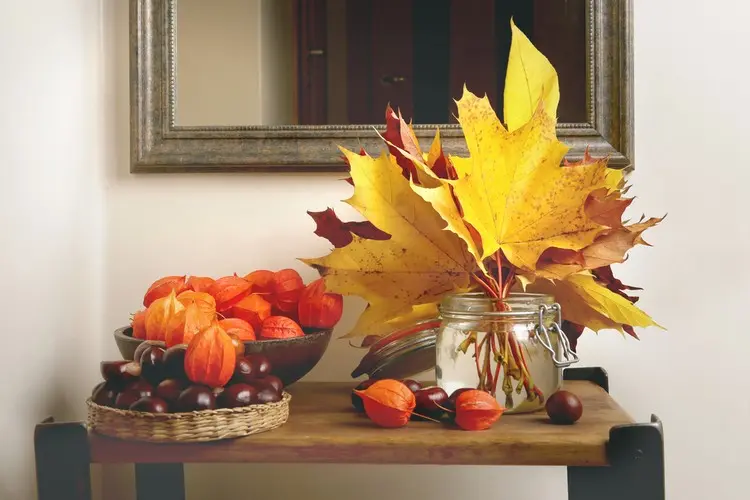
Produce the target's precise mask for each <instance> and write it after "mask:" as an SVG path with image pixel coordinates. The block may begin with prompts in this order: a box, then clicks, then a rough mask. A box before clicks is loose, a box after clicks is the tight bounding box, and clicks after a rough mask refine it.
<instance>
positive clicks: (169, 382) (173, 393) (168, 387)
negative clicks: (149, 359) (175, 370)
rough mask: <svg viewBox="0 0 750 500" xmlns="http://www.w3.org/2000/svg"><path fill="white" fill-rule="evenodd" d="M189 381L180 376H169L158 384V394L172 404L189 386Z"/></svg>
mask: <svg viewBox="0 0 750 500" xmlns="http://www.w3.org/2000/svg"><path fill="white" fill-rule="evenodd" d="M187 385H188V384H187V382H185V381H184V380H181V379H178V378H168V379H165V380H162V381H161V382H159V385H157V386H156V392H155V394H156V396H157V397H160V398H161V399H163V400H164V401H166V402H167V403H169V404H170V405H174V404H175V403H177V398H179V397H180V393H181V392H182V391H184V390H185V389H186V388H187Z"/></svg>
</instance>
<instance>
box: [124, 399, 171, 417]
mask: <svg viewBox="0 0 750 500" xmlns="http://www.w3.org/2000/svg"><path fill="white" fill-rule="evenodd" d="M167 409H168V406H167V402H166V401H164V400H163V399H161V398H157V397H155V396H146V397H145V398H141V399H139V400H138V401H136V402H135V403H133V404H132V405H130V408H129V410H131V411H142V412H145V413H167Z"/></svg>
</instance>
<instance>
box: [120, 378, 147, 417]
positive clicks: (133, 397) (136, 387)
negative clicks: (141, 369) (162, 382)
mask: <svg viewBox="0 0 750 500" xmlns="http://www.w3.org/2000/svg"><path fill="white" fill-rule="evenodd" d="M153 392H154V388H153V387H152V386H151V384H149V383H148V382H146V381H145V380H143V379H141V380H136V381H135V382H133V383H132V384H130V385H128V386H126V387H125V389H123V391H122V392H121V393H120V394H118V395H117V399H115V407H116V408H120V409H121V410H127V409H128V408H130V405H132V404H133V403H135V402H136V401H138V400H139V399H141V398H146V397H149V396H152V395H153Z"/></svg>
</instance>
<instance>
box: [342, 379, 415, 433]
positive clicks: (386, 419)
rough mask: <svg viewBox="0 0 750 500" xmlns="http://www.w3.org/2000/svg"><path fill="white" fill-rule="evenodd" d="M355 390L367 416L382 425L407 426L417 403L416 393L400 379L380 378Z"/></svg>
mask: <svg viewBox="0 0 750 500" xmlns="http://www.w3.org/2000/svg"><path fill="white" fill-rule="evenodd" d="M355 392H356V393H357V394H358V395H359V396H360V397H361V398H362V402H363V403H364V404H365V413H367V416H368V417H370V420H372V421H373V422H375V423H376V424H378V425H379V426H381V427H391V428H393V427H403V426H405V425H406V424H407V423H409V418H411V414H412V413H413V412H414V408H415V406H416V405H417V403H416V399H415V398H414V393H413V392H411V390H409V388H408V387H406V386H405V385H404V384H402V383H401V382H399V381H398V380H390V379H384V380H379V381H377V382H375V383H374V384H372V385H371V386H370V387H368V388H367V389H365V390H364V391H355Z"/></svg>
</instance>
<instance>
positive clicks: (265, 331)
mask: <svg viewBox="0 0 750 500" xmlns="http://www.w3.org/2000/svg"><path fill="white" fill-rule="evenodd" d="M304 336H305V332H303V331H302V328H300V326H299V325H298V324H297V323H296V322H295V321H294V320H293V319H291V318H287V317H286V316H270V317H268V318H266V320H265V321H264V322H263V327H262V328H261V330H260V338H261V339H267V340H270V339H291V338H295V337H304Z"/></svg>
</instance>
